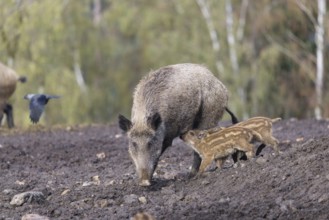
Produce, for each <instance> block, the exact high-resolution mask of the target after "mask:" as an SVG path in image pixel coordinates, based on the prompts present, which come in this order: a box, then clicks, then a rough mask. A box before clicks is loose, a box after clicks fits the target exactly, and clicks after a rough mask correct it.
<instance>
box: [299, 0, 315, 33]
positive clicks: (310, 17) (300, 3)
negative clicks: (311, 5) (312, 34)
mask: <svg viewBox="0 0 329 220" xmlns="http://www.w3.org/2000/svg"><path fill="white" fill-rule="evenodd" d="M296 4H297V5H298V7H299V8H300V9H301V10H302V11H303V12H304V13H305V14H306V15H307V17H308V19H310V21H311V22H312V24H313V26H314V27H316V26H317V25H318V23H317V21H316V19H315V17H314V16H313V14H312V12H311V10H310V9H308V8H307V7H306V5H305V4H304V3H303V2H302V1H301V0H296Z"/></svg>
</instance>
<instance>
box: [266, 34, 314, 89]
mask: <svg viewBox="0 0 329 220" xmlns="http://www.w3.org/2000/svg"><path fill="white" fill-rule="evenodd" d="M265 37H266V39H267V40H268V41H269V42H271V44H273V45H274V46H275V47H277V48H278V49H279V50H280V51H281V52H282V53H283V54H284V55H286V56H287V57H289V58H290V59H292V60H293V61H294V62H295V63H297V64H298V65H299V66H301V67H303V69H305V70H306V71H305V72H306V74H307V75H308V77H309V78H310V80H312V82H315V77H314V70H313V69H311V68H309V66H308V65H304V64H303V62H302V61H301V60H300V59H299V57H298V56H296V55H295V54H294V53H292V52H291V51H289V50H288V49H287V48H285V47H284V46H282V45H281V44H280V43H278V42H277V41H275V40H274V39H273V37H271V36H270V35H265Z"/></svg>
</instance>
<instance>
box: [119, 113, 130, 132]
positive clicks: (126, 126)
mask: <svg viewBox="0 0 329 220" xmlns="http://www.w3.org/2000/svg"><path fill="white" fill-rule="evenodd" d="M118 119H119V127H120V128H121V130H123V131H125V132H127V131H129V130H130V128H131V127H132V123H131V121H130V120H129V119H128V118H126V117H125V116H123V115H119V117H118Z"/></svg>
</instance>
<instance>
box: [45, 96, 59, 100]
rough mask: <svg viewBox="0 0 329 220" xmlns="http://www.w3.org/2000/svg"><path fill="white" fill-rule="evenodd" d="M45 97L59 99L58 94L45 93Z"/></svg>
mask: <svg viewBox="0 0 329 220" xmlns="http://www.w3.org/2000/svg"><path fill="white" fill-rule="evenodd" d="M45 96H46V98H47V99H59V98H60V96H58V95H45Z"/></svg>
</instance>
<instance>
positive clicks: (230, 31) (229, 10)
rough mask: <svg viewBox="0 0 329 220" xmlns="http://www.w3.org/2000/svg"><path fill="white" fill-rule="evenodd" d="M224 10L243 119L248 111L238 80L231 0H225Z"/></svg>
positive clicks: (243, 92)
mask: <svg viewBox="0 0 329 220" xmlns="http://www.w3.org/2000/svg"><path fill="white" fill-rule="evenodd" d="M225 10H226V29H227V42H228V46H229V53H230V60H231V65H232V70H233V76H234V80H235V81H236V82H237V94H238V96H239V97H240V99H241V103H242V108H241V109H242V117H243V118H244V119H246V118H248V113H247V112H246V94H245V90H244V87H243V85H242V84H243V83H242V82H241V80H240V76H239V75H240V74H239V63H238V57H237V54H236V41H235V36H234V31H233V12H232V3H231V0H226V5H225Z"/></svg>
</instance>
